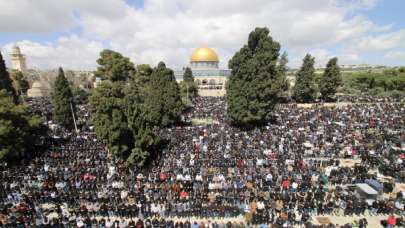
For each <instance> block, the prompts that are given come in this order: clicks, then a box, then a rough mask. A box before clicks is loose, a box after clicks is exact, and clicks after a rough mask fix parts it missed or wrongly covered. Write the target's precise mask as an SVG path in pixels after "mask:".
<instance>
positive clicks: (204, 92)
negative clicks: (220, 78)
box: [198, 89, 226, 97]
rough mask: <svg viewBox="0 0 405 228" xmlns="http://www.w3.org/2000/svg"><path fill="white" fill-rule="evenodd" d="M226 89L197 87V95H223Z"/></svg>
mask: <svg viewBox="0 0 405 228" xmlns="http://www.w3.org/2000/svg"><path fill="white" fill-rule="evenodd" d="M225 93H226V90H224V89H199V90H198V95H200V96H202V97H223V96H225Z"/></svg>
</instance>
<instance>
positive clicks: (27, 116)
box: [0, 90, 46, 162]
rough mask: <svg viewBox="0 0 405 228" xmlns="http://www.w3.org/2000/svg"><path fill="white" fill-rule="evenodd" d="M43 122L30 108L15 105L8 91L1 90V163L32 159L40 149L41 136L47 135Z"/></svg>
mask: <svg viewBox="0 0 405 228" xmlns="http://www.w3.org/2000/svg"><path fill="white" fill-rule="evenodd" d="M42 122H43V120H42V119H41V118H40V117H38V116H33V115H32V114H31V111H30V110H29V107H27V106H25V105H19V104H15V103H14V100H13V98H12V97H11V96H10V95H9V94H8V93H7V92H6V90H0V161H3V160H6V161H10V162H18V161H21V159H22V158H31V157H32V156H33V155H34V154H33V153H35V152H37V151H38V150H39V149H40V145H41V136H43V135H45V133H46V127H45V126H44V125H43V124H42ZM31 153H32V154H31Z"/></svg>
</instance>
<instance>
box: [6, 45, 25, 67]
mask: <svg viewBox="0 0 405 228" xmlns="http://www.w3.org/2000/svg"><path fill="white" fill-rule="evenodd" d="M10 57H11V64H12V67H13V69H14V70H19V71H21V72H23V73H25V72H26V71H27V66H26V64H25V55H23V54H21V50H20V48H19V47H18V46H14V47H13V48H12V50H11V54H10Z"/></svg>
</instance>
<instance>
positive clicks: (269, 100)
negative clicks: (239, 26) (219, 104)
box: [226, 28, 283, 126]
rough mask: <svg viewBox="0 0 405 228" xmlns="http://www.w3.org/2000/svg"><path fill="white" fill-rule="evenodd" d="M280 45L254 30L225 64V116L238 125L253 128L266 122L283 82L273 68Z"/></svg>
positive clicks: (265, 32) (261, 30) (265, 34)
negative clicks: (226, 79)
mask: <svg viewBox="0 0 405 228" xmlns="http://www.w3.org/2000/svg"><path fill="white" fill-rule="evenodd" d="M279 51H280V44H279V43H278V42H276V41H273V38H272V37H271V36H270V35H269V30H268V29H267V28H256V29H255V30H254V31H253V32H251V33H250V34H249V38H248V43H247V44H246V45H244V46H243V47H242V48H241V49H240V50H239V51H238V52H237V53H236V54H235V55H234V56H233V57H232V59H231V60H230V61H229V68H230V69H231V75H230V77H229V81H228V85H227V96H226V99H227V113H228V115H229V117H230V119H231V121H232V122H233V123H234V124H235V125H239V126H256V125H261V124H264V123H266V122H267V121H268V120H269V119H270V115H271V111H272V110H273V108H274V107H275V105H276V103H277V101H278V96H279V95H280V93H281V91H282V82H283V79H282V77H280V74H279V73H278V69H277V60H278V57H279Z"/></svg>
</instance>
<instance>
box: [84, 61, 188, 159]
mask: <svg viewBox="0 0 405 228" xmlns="http://www.w3.org/2000/svg"><path fill="white" fill-rule="evenodd" d="M104 64H105V65H108V66H109V68H116V66H114V65H115V64H118V65H120V63H117V62H116V61H115V60H112V59H106V62H104ZM128 65H132V63H129V64H128ZM117 68H119V67H117ZM122 70H123V71H125V72H124V73H123V74H124V75H127V76H131V77H130V78H127V79H129V80H128V81H127V82H124V80H106V81H103V82H101V83H100V84H98V86H97V88H96V89H95V90H94V92H93V94H92V95H91V97H90V104H91V106H92V108H93V110H94V111H95V115H94V119H93V123H94V126H95V130H96V134H97V135H98V137H100V138H102V139H103V140H105V141H106V143H107V146H108V148H109V149H110V151H111V152H112V154H113V155H115V156H117V157H120V158H122V159H124V160H126V162H127V164H128V165H131V166H137V167H143V166H145V165H146V164H147V163H148V160H149V159H151V158H152V157H153V156H154V155H155V154H156V153H157V151H158V149H159V148H160V146H161V142H162V141H161V139H160V138H159V135H158V134H157V132H158V130H159V128H160V127H165V126H168V125H172V124H174V123H176V122H177V121H179V120H180V114H181V111H182V102H181V99H180V92H179V86H178V84H177V82H176V79H175V77H174V73H173V71H172V70H171V69H169V68H166V65H165V64H164V63H163V62H161V63H159V65H158V66H157V67H155V68H154V69H152V68H151V67H150V66H149V65H146V64H143V65H139V66H137V69H136V70H134V68H132V67H130V68H125V69H122ZM127 76H126V77H127ZM122 79H123V78H122Z"/></svg>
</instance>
